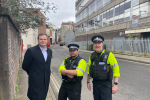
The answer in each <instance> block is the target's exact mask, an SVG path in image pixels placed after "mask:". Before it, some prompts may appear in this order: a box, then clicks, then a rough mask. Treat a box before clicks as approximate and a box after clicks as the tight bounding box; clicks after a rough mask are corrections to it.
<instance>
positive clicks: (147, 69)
mask: <svg viewBox="0 0 150 100" xmlns="http://www.w3.org/2000/svg"><path fill="white" fill-rule="evenodd" d="M51 49H52V51H53V59H52V64H51V70H52V74H51V82H50V85H51V87H52V89H53V92H54V94H55V97H56V100H57V98H58V92H59V88H60V86H61V82H62V80H61V75H60V73H59V72H58V70H59V66H60V65H61V63H62V61H63V60H64V59H65V58H66V57H68V56H69V51H68V50H66V49H64V48H62V47H61V46H59V45H55V46H51ZM79 55H80V56H81V57H83V58H84V59H85V60H86V61H87V62H88V57H89V55H90V53H87V52H79ZM117 61H118V63H119V66H120V74H121V77H120V79H119V85H118V92H117V93H116V94H114V95H113V100H149V99H150V95H149V93H150V65H146V64H142V63H137V62H131V61H126V60H121V59H117ZM86 80H87V74H86V72H85V73H84V77H83V80H82V94H81V100H93V91H89V90H88V89H87V83H86V82H87V81H86ZM91 83H92V80H91Z"/></svg>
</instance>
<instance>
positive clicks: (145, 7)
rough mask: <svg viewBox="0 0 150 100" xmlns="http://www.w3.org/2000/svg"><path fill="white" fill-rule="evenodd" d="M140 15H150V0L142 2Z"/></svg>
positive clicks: (141, 16)
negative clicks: (149, 12) (149, 2)
mask: <svg viewBox="0 0 150 100" xmlns="http://www.w3.org/2000/svg"><path fill="white" fill-rule="evenodd" d="M139 15H140V18H143V17H147V16H148V2H146V3H143V4H140V11H139Z"/></svg>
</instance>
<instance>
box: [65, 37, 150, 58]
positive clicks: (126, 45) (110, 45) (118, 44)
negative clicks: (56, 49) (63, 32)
mask: <svg viewBox="0 0 150 100" xmlns="http://www.w3.org/2000/svg"><path fill="white" fill-rule="evenodd" d="M71 43H76V44H78V45H79V46H80V49H83V50H86V48H87V41H81V42H71ZM68 44H70V42H69V43H66V45H68ZM91 44H93V43H92V42H91V41H88V45H89V46H90V45H91ZM104 45H106V50H109V51H112V52H120V53H131V54H138V55H147V56H149V55H150V39H141V40H139V39H122V40H105V42H104Z"/></svg>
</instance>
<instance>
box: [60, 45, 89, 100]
mask: <svg viewBox="0 0 150 100" xmlns="http://www.w3.org/2000/svg"><path fill="white" fill-rule="evenodd" d="M68 48H69V52H70V55H71V57H67V58H66V59H65V60H64V61H63V62H62V64H61V65H60V68H59V72H60V74H61V75H62V79H63V82H62V85H61V87H60V90H59V95H58V100H67V97H68V98H69V100H81V99H80V98H81V80H82V78H83V74H84V72H85V70H86V66H87V64H86V61H85V60H84V59H83V58H81V57H80V56H79V55H78V49H79V45H77V44H69V45H68Z"/></svg>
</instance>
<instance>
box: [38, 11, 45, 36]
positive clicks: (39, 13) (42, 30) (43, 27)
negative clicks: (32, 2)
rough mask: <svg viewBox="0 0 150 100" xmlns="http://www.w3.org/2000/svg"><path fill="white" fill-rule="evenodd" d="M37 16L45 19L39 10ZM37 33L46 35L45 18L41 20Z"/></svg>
mask: <svg viewBox="0 0 150 100" xmlns="http://www.w3.org/2000/svg"><path fill="white" fill-rule="evenodd" d="M38 15H39V16H41V17H42V18H45V16H44V15H43V14H42V12H41V11H39V10H38ZM39 33H45V34H46V18H45V20H43V22H42V26H41V27H39Z"/></svg>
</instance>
